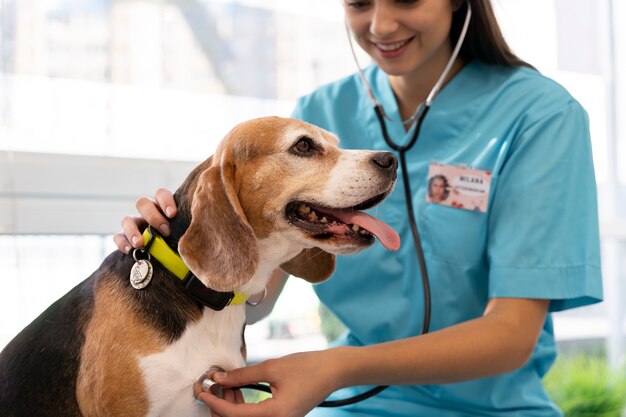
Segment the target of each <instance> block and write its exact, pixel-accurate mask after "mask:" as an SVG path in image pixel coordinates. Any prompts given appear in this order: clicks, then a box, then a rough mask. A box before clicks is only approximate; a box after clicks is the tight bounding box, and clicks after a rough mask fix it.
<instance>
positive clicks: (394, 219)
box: [294, 61, 602, 417]
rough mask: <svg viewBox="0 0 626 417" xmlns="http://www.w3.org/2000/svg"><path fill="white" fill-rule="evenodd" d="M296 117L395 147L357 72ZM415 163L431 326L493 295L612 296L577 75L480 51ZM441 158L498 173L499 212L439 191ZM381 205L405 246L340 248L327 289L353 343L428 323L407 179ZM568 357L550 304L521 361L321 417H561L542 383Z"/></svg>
mask: <svg viewBox="0 0 626 417" xmlns="http://www.w3.org/2000/svg"><path fill="white" fill-rule="evenodd" d="M365 75H366V77H367V79H368V81H369V83H370V84H371V86H372V88H373V90H374V94H375V95H376V97H377V98H378V100H379V101H380V102H381V103H382V104H383V105H384V108H385V111H386V112H387V114H388V115H390V117H392V118H393V119H394V120H400V115H399V112H398V106H397V103H396V100H395V97H394V94H393V91H392V89H391V86H390V84H389V81H388V78H387V76H386V74H385V73H384V72H383V71H381V70H380V69H379V68H378V67H377V66H375V65H372V66H370V67H368V68H367V69H366V71H365ZM294 117H296V118H299V119H302V120H305V121H307V122H310V123H313V124H316V125H318V126H320V127H322V128H324V129H327V130H329V131H331V132H333V133H335V134H337V135H338V136H339V138H340V141H341V143H340V144H341V147H343V148H346V149H375V150H389V148H388V147H387V145H386V144H385V142H384V140H383V138H382V136H381V132H380V126H379V124H378V121H377V119H376V116H375V114H374V111H373V109H372V104H371V102H370V101H369V100H368V98H367V95H366V93H365V90H364V88H363V86H362V84H361V81H360V79H359V78H358V76H357V75H353V76H350V77H347V78H345V79H342V80H340V81H338V82H335V83H332V84H329V85H327V86H324V87H321V88H320V89H318V90H316V91H315V92H313V93H312V94H310V95H308V96H306V97H303V98H301V99H300V100H299V101H298V104H297V107H296V110H295V111H294ZM387 128H388V130H389V133H390V135H391V137H392V138H394V139H395V140H396V141H397V142H399V143H406V142H407V141H408V139H409V137H410V136H411V134H410V133H407V132H405V131H404V128H403V126H402V124H401V123H400V122H395V123H392V122H388V123H387ZM407 162H408V170H409V171H410V173H409V174H410V178H411V188H412V190H411V194H412V196H413V206H414V207H415V210H416V217H417V222H418V227H419V230H420V233H421V238H422V245H423V250H424V256H425V259H426V264H427V268H428V274H429V278H430V285H431V292H432V320H431V326H430V328H431V331H436V330H438V329H442V328H445V327H448V326H452V325H455V324H457V323H461V322H464V321H467V320H471V319H474V318H477V317H480V316H481V315H482V314H483V311H484V309H485V306H486V304H487V302H488V300H489V299H490V298H492V297H517V298H541V299H550V300H551V303H550V311H560V310H564V309H568V308H573V307H577V306H583V305H587V304H591V303H595V302H598V301H600V300H601V299H602V279H601V273H600V251H599V233H598V218H597V201H596V183H595V177H594V170H593V161H592V152H591V141H590V138H589V125H588V118H587V114H586V112H585V110H584V109H583V108H582V107H581V106H580V104H579V103H578V102H577V101H576V100H574V98H572V96H571V95H570V94H569V93H568V92H567V91H566V90H565V89H564V88H563V87H561V86H560V85H558V84H557V83H555V82H554V81H552V80H550V79H548V78H546V77H544V76H542V75H541V74H539V73H538V72H536V71H534V70H531V69H528V68H502V67H495V66H490V65H485V64H483V63H481V62H478V61H473V62H470V63H469V64H467V65H466V66H465V67H464V68H463V69H462V70H461V72H459V73H458V74H457V75H456V76H455V77H454V78H453V79H452V80H451V81H450V82H449V83H448V84H447V85H446V86H445V87H444V88H443V89H442V90H441V92H440V93H439V95H438V96H437V97H436V98H435V100H434V102H433V104H432V107H431V109H430V111H429V113H428V114H427V116H426V118H425V120H424V122H423V125H422V131H421V134H420V137H419V139H418V142H417V144H416V145H415V146H414V147H413V149H411V150H410V151H409V152H407ZM432 162H437V163H441V164H446V165H453V166H460V165H465V166H467V167H471V168H475V169H480V170H486V171H491V172H492V184H491V190H490V195H489V204H488V209H487V212H486V213H484V212H479V211H470V210H463V209H459V208H454V207H447V206H442V205H438V204H434V203H427V202H426V185H427V174H428V169H429V165H430V164H431V163H432ZM370 213H371V214H373V215H375V216H376V217H378V218H380V219H382V220H383V221H385V222H386V223H387V224H389V225H390V226H391V227H393V228H394V229H395V230H396V231H398V233H399V234H400V237H401V239H402V246H401V248H400V250H399V251H397V252H390V251H388V250H386V249H384V248H383V246H382V245H380V243H378V242H377V243H376V244H375V245H374V246H373V247H372V248H369V249H367V250H365V251H363V252H361V253H359V254H355V255H348V256H340V257H338V262H337V268H336V271H335V273H334V275H333V277H331V279H330V280H328V281H326V282H325V283H322V284H320V285H316V286H315V287H314V288H315V291H316V292H317V294H318V296H319V298H320V300H321V301H322V302H323V303H324V304H326V305H327V306H328V307H329V308H330V309H331V310H332V311H333V312H334V313H335V314H336V315H337V316H338V318H339V319H340V320H341V321H343V323H345V324H346V326H347V327H348V329H349V333H348V334H347V335H346V336H345V337H344V338H343V339H342V340H341V341H340V342H339V343H340V344H347V345H354V346H360V345H367V344H373V343H379V342H385V341H389V340H394V339H400V338H406V337H411V336H415V335H418V334H420V331H421V327H422V321H423V292H422V283H421V278H420V271H419V266H418V262H417V257H416V254H415V248H414V244H413V241H412V237H411V233H410V229H409V224H408V220H407V214H406V205H405V201H404V186H403V184H402V181H401V180H399V182H398V184H397V185H396V187H395V190H394V192H393V193H392V194H391V195H390V196H389V198H388V199H387V200H386V201H384V202H383V203H382V204H381V205H380V206H378V207H376V208H374V209H372V210H370ZM555 356H556V345H555V341H554V335H553V330H552V320H551V318H550V316H548V318H547V320H546V323H545V326H544V329H543V332H542V334H541V336H540V339H539V341H538V343H537V346H536V348H535V349H534V352H533V354H532V357H531V359H530V360H529V361H528V363H527V364H526V365H525V366H524V367H522V368H521V369H519V370H516V371H514V372H511V373H508V374H504V375H500V376H495V377H491V378H484V379H479V380H474V381H470V382H463V383H455V384H445V385H431V386H398V387H391V388H389V389H387V390H386V391H383V392H382V393H380V394H378V395H377V396H376V397H373V398H371V399H368V400H366V401H364V402H361V403H359V404H356V405H353V406H348V407H342V408H341V409H316V410H314V411H313V412H312V414H311V415H313V416H337V417H338V416H411V417H415V416H441V417H447V416H450V417H452V416H558V415H560V411H559V410H558V409H557V408H556V406H555V405H554V404H553V403H552V401H551V400H550V399H549V397H548V396H547V395H546V393H545V392H544V389H543V387H542V384H541V378H542V376H543V375H544V374H545V373H546V372H547V370H548V369H549V367H550V366H551V364H552V362H553V361H554V358H555ZM372 360H373V361H374V360H376V358H372ZM362 391H363V389H362V387H357V388H350V389H346V390H343V391H342V392H340V393H339V394H338V396H340V397H341V396H349V395H353V394H356V393H359V392H362Z"/></svg>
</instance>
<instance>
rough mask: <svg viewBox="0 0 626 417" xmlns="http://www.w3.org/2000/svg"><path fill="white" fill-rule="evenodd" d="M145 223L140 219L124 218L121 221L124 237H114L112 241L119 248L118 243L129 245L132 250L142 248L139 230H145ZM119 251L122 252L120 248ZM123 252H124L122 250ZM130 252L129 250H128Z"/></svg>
mask: <svg viewBox="0 0 626 417" xmlns="http://www.w3.org/2000/svg"><path fill="white" fill-rule="evenodd" d="M146 225H147V223H146V221H145V220H144V219H142V218H141V217H131V216H126V217H124V218H123V219H122V232H123V233H122V234H123V235H124V237H123V238H122V237H117V236H118V235H115V236H114V237H113V240H114V241H115V243H116V244H117V247H118V248H120V243H124V240H126V243H130V245H131V246H132V247H133V248H141V247H142V246H143V238H142V237H141V230H143V229H145V227H146ZM120 250H122V249H121V248H120ZM122 251H123V252H124V250H122ZM129 251H130V248H129Z"/></svg>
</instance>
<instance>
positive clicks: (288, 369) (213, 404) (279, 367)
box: [198, 349, 340, 417]
mask: <svg viewBox="0 0 626 417" xmlns="http://www.w3.org/2000/svg"><path fill="white" fill-rule="evenodd" d="M334 351H335V349H329V350H324V351H316V352H306V353H298V354H294V355H289V356H285V357H282V358H279V359H271V360H268V361H265V362H261V363H259V364H257V365H252V366H248V367H245V368H239V369H235V370H233V371H229V372H218V373H216V374H214V376H213V379H214V380H215V382H217V383H219V384H221V385H222V386H224V387H239V386H243V385H247V384H252V383H257V382H260V381H262V382H268V383H269V384H270V388H271V390H272V394H273V397H272V398H269V399H267V400H264V401H261V402H260V403H258V404H245V403H241V402H240V401H232V399H230V398H229V399H221V398H219V397H218V396H215V395H212V394H209V393H205V392H202V393H200V394H199V395H198V399H199V400H201V401H203V402H204V403H206V404H207V405H208V406H209V408H210V409H211V411H212V412H214V413H215V414H218V415H220V416H222V417H239V416H242V417H243V416H246V417H261V416H268V417H300V416H304V415H306V414H307V413H308V412H309V411H311V410H312V409H313V408H315V406H317V405H318V404H319V403H321V402H322V401H324V400H325V399H326V398H327V397H328V396H329V395H330V394H331V393H332V392H333V391H334V390H335V389H338V388H340V386H339V385H338V379H337V375H338V374H337V371H339V369H338V368H339V367H338V365H337V364H336V363H335V360H334V356H335V355H334ZM229 400H230V401H229Z"/></svg>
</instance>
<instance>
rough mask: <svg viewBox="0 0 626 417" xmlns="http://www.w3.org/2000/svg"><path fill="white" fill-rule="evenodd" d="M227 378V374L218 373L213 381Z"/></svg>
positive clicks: (214, 375)
mask: <svg viewBox="0 0 626 417" xmlns="http://www.w3.org/2000/svg"><path fill="white" fill-rule="evenodd" d="M226 376H227V375H226V372H216V373H214V374H213V380H214V381H215V380H218V379H221V380H224V379H226Z"/></svg>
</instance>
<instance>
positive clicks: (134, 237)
mask: <svg viewBox="0 0 626 417" xmlns="http://www.w3.org/2000/svg"><path fill="white" fill-rule="evenodd" d="M130 240H131V241H132V242H133V245H136V244H137V242H139V236H137V235H135V236H133V237H131V238H130Z"/></svg>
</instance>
